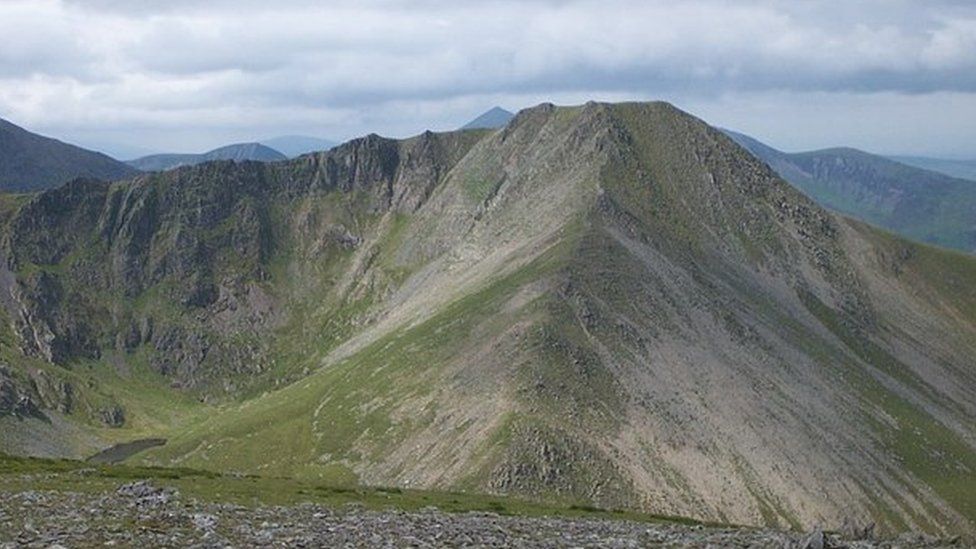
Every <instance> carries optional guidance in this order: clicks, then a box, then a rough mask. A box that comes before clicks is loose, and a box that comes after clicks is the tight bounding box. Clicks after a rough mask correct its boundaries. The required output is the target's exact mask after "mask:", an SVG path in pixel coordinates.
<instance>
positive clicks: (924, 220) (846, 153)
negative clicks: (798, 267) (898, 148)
mask: <svg viewBox="0 0 976 549" xmlns="http://www.w3.org/2000/svg"><path fill="white" fill-rule="evenodd" d="M725 132H726V133H727V134H728V135H729V136H730V137H732V139H734V140H735V141H736V142H737V143H739V145H741V146H743V147H745V148H746V149H748V150H749V151H750V152H752V154H754V155H755V156H757V157H758V158H760V159H761V160H763V161H764V162H766V163H767V164H769V166H770V167H772V168H773V169H774V170H775V171H776V172H777V173H779V175H780V176H781V177H783V179H786V180H787V181H789V182H790V183H792V184H793V185H794V186H796V187H797V188H799V189H800V190H801V191H803V192H804V193H806V194H807V195H808V196H810V197H811V198H813V199H814V200H816V201H818V202H820V203H821V204H823V205H824V206H827V207H828V208H831V209H833V210H836V211H838V212H841V213H844V214H847V215H851V216H853V217H856V218H859V219H863V220H865V221H868V222H870V223H873V224H875V225H878V226H880V227H884V228H886V229H889V230H891V231H894V232H896V233H898V234H901V235H903V236H907V237H909V238H912V239H915V240H920V241H922V242H929V243H932V244H937V245H939V246H945V247H949V248H956V249H959V250H964V251H967V252H971V253H972V252H976V182H974V181H971V180H966V179H959V178H955V177H950V176H948V175H945V174H944V173H937V172H935V171H930V170H927V169H921V168H917V167H913V166H908V165H906V164H902V163H900V162H896V161H894V160H891V159H889V158H885V157H883V156H878V155H874V154H870V153H866V152H864V151H859V150H857V149H851V148H833V149H823V150H818V151H808V152H799V153H786V152H783V151H779V150H777V149H774V148H773V147H770V146H769V145H766V144H765V143H762V142H760V141H758V140H756V139H754V138H752V137H749V136H747V135H744V134H741V133H737V132H734V131H729V130H725Z"/></svg>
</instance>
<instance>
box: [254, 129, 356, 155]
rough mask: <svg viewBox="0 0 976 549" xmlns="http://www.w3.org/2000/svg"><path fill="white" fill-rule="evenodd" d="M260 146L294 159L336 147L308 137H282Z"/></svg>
mask: <svg viewBox="0 0 976 549" xmlns="http://www.w3.org/2000/svg"><path fill="white" fill-rule="evenodd" d="M261 144H262V145H267V146H268V147H271V148H272V149H274V150H276V151H279V152H281V153H282V154H284V155H285V156H287V157H288V158H295V157H296V156H301V155H303V154H306V153H310V152H318V151H327V150H329V149H331V148H332V147H335V146H336V145H338V143H336V142H335V141H330V140H328V139H321V138H319V137H311V136H308V135H282V136H280V137H272V138H271V139H265V140H264V141H262V142H261Z"/></svg>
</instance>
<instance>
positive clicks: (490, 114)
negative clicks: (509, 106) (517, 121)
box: [461, 106, 515, 130]
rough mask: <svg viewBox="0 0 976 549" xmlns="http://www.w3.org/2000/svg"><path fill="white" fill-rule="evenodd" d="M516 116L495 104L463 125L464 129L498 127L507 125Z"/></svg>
mask: <svg viewBox="0 0 976 549" xmlns="http://www.w3.org/2000/svg"><path fill="white" fill-rule="evenodd" d="M512 118H515V114H514V113H512V112H510V111H507V110H505V109H503V108H501V107H498V106H495V107H492V108H490V109H488V110H487V111H485V112H483V113H481V115H479V116H478V117H477V118H475V119H474V120H472V121H470V122H468V123H467V124H465V125H463V126H461V129H462V130H476V129H497V128H501V127H503V126H505V125H506V124H508V123H509V121H511V120H512Z"/></svg>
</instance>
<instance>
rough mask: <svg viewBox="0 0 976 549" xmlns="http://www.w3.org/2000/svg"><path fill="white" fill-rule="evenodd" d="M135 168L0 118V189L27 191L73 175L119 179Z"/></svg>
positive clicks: (52, 183) (133, 172)
mask: <svg viewBox="0 0 976 549" xmlns="http://www.w3.org/2000/svg"><path fill="white" fill-rule="evenodd" d="M136 173H138V171H137V170H135V169H133V168H131V167H129V166H127V165H125V164H124V163H122V162H119V161H118V160H115V159H113V158H111V157H109V156H107V155H104V154H102V153H98V152H94V151H89V150H86V149H83V148H81V147H77V146H75V145H70V144H68V143H64V142H62V141H58V140H57V139H52V138H50V137H44V136H42V135H38V134H35V133H31V132H29V131H27V130H25V129H24V128H21V127H19V126H17V125H15V124H13V123H11V122H8V121H6V120H3V119H0V192H31V191H37V190H41V189H46V188H51V187H56V186H58V185H60V184H63V183H66V182H67V181H69V180H71V179H74V178H77V177H95V178H101V179H110V180H115V179H123V178H126V177H132V176H133V175H135V174H136Z"/></svg>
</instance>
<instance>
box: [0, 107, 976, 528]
mask: <svg viewBox="0 0 976 549" xmlns="http://www.w3.org/2000/svg"><path fill="white" fill-rule="evenodd" d="M3 227H5V229H4V235H5V238H4V240H3V242H4V244H3V246H4V250H5V252H4V253H5V257H6V261H5V262H4V263H3V264H4V265H5V266H6V267H5V269H6V270H5V271H3V272H2V273H0V274H2V275H3V276H0V280H2V281H3V292H2V293H0V301H2V303H3V304H4V311H5V312H6V315H7V316H8V317H9V322H8V324H9V325H10V326H12V327H13V330H11V335H9V337H7V336H4V337H7V339H6V340H5V341H7V340H9V341H10V342H13V343H11V345H14V344H15V345H16V346H17V348H18V349H19V350H20V351H22V353H21V354H22V355H23V356H25V357H27V358H24V359H22V360H24V361H26V362H25V364H31V365H35V366H36V368H39V369H42V370H44V371H45V372H54V373H58V372H61V371H65V372H71V373H77V374H78V375H79V376H80V377H79V378H78V379H80V380H81V381H83V382H82V383H80V384H79V381H78V380H76V381H75V382H74V385H73V387H75V388H76V389H77V391H76V392H77V393H78V394H80V395H81V396H83V397H85V398H88V399H89V400H91V401H92V402H95V403H96V404H95V405H93V406H91V409H92V410H110V409H111V406H112V405H113V404H117V405H119V406H120V407H121V408H122V411H123V415H124V417H125V418H126V421H127V424H126V425H125V426H124V427H123V429H129V428H131V429H133V430H134V431H136V432H139V433H146V432H151V433H153V434H154V435H161V436H165V438H168V439H169V443H168V444H167V445H166V446H164V447H162V448H156V449H153V450H150V451H148V452H147V453H146V454H145V456H144V457H143V458H142V459H143V460H145V461H146V462H150V463H154V464H172V463H179V464H183V465H190V466H195V467H202V468H215V469H221V470H234V471H252V472H261V473H268V474H281V475H298V476H303V477H308V478H315V479H326V480H328V479H335V478H341V479H343V480H349V479H358V480H359V481H360V482H366V483H374V484H382V485H390V484H395V485H403V486H421V487H434V488H451V489H470V490H478V491H490V492H505V493H519V494H522V495H530V496H537V497H558V498H564V499H585V500H588V501H595V502H598V503H599V504H601V505H604V506H607V507H615V506H626V507H637V508H642V509H646V510H653V511H656V512H661V513H666V514H677V515H689V516H694V517H697V518H703V519H710V520H723V521H730V522H736V523H748V524H771V525H780V526H804V527H809V526H812V525H813V524H828V525H832V524H837V525H839V524H841V523H842V522H843V521H844V520H845V519H852V520H855V521H857V522H858V523H867V522H876V523H878V524H879V528H881V529H889V530H897V529H905V528H925V529H930V530H934V531H954V530H955V531H958V530H971V529H972V528H973V522H972V521H973V520H974V517H976V514H974V513H976V510H974V509H973V507H972V499H971V498H970V497H969V495H968V494H969V493H971V492H969V491H968V489H969V488H972V483H971V479H972V475H971V472H972V471H973V470H976V450H974V445H976V443H974V441H976V432H974V431H973V427H972V426H973V425H974V424H976V422H974V421H973V420H974V418H976V371H974V370H973V368H972V361H971V357H972V356H973V355H974V353H976V343H974V342H976V295H974V293H973V290H972V288H971V285H969V284H968V283H967V281H968V280H971V278H972V276H974V274H976V262H974V261H973V260H972V259H971V258H969V257H966V256H962V255H953V254H951V253H948V252H944V251H939V250H935V249H932V248H927V247H924V246H920V245H915V244H911V243H908V242H905V241H902V240H898V239H897V238H894V237H892V236H890V235H887V234H884V233H881V232H879V231H877V230H875V229H872V228H870V227H867V226H864V225H861V224H858V223H854V222H852V221H850V220H847V219H844V218H841V217H838V216H836V215H834V214H831V213H829V212H827V211H825V210H823V209H821V208H820V207H818V206H817V205H816V204H814V203H813V202H812V201H810V200H808V199H807V198H805V197H804V196H803V195H801V194H800V193H799V192H797V191H796V190H795V189H793V188H792V187H790V186H789V185H788V184H787V183H786V182H784V181H783V180H781V179H779V178H778V177H777V176H776V175H775V174H774V173H773V172H772V171H771V170H770V169H769V168H768V167H767V166H766V165H764V164H763V163H761V162H759V161H757V160H756V159H754V158H753V157H752V156H750V155H749V154H748V153H746V152H745V151H744V150H742V149H741V148H739V147H738V146H736V145H735V144H734V143H733V142H732V141H730V140H729V139H728V138H727V137H725V136H724V135H723V134H721V133H719V132H717V131H716V130H714V129H712V128H710V127H709V126H707V125H706V124H705V123H703V122H701V121H700V120H697V119H694V118H692V117H690V116H688V115H686V114H684V113H682V112H680V111H678V110H677V109H674V108H673V107H671V106H669V105H666V104H658V103H654V104H625V105H605V104H595V103H593V104H587V105H585V106H579V107H567V108H557V107H554V106H552V105H540V106H539V107H536V108H533V109H529V110H526V111H523V112H521V113H519V115H518V116H517V117H516V118H515V119H514V120H513V121H512V122H511V123H510V124H509V125H508V126H506V127H505V128H502V129H500V130H497V131H482V132H459V133H449V134H430V133H427V134H423V135H420V136H417V137H415V138H412V139H408V140H404V141H394V140H387V139H383V138H380V137H377V136H368V137H365V138H363V139H359V140H355V141H352V142H350V143H347V144H345V145H342V146H340V147H337V148H335V149H333V150H331V151H329V152H327V153H320V154H315V155H309V156H304V157H301V158H299V159H296V160H293V161H290V162H286V163H275V164H256V163H244V164H233V163H211V164H205V165H202V166H198V167H194V168H184V169H179V170H175V171H172V172H167V173H164V174H158V175H151V176H141V177H139V178H137V179H135V180H132V181H129V182H125V183H116V184H104V183H96V182H84V181H79V182H76V183H74V184H72V185H68V186H66V187H64V188H62V189H57V190H55V191H50V192H48V193H45V194H42V195H38V196H36V197H34V198H32V199H31V200H30V201H28V202H26V203H23V204H19V205H18V206H17V207H16V208H13V209H11V210H10V213H9V215H7V216H6V217H5V221H4V223H3ZM0 336H3V334H2V333H0ZM8 355H10V353H8ZM31 357H33V358H31ZM8 360H10V359H8ZM10 361H11V363H12V364H13V362H14V361H12V360H10ZM52 363H53V364H56V365H60V366H52V365H51V364H52ZM14 366H16V364H14ZM106 369H109V370H113V371H118V372H122V373H120V374H119V375H118V378H119V379H118V380H116V379H115V378H110V377H106V376H102V377H98V376H97V375H96V374H97V372H100V371H103V370H106ZM126 372H127V373H126ZM81 374H84V375H81ZM48 375H51V374H48ZM85 376H93V377H91V379H94V380H95V381H96V382H97V383H94V384H91V383H89V382H86V381H84V380H86V379H90V378H88V377H85ZM126 376H128V377H126ZM153 376H155V377H153ZM143 378H147V379H149V378H152V379H156V378H158V380H159V382H158V383H157V384H156V385H152V384H150V385H149V386H150V387H151V388H153V389H152V391H147V390H146V389H145V388H144V387H143V388H140V389H139V390H138V391H136V390H135V389H134V387H136V383H137V382H138V383H147V384H148V383H149V382H148V381H144V380H143ZM154 383H155V382H154ZM90 384H91V385H92V387H95V388H91V387H89V385H90ZM159 385H163V386H162V387H160V386H159ZM22 386H23V385H22V384H21V385H20V387H22ZM140 387H142V386H140ZM18 391H20V389H18ZM7 392H8V394H13V393H11V391H9V390H8V391H7ZM21 393H23V391H21V392H20V393H17V394H18V395H19V394H21ZM96 393H97V395H96V396H97V398H96V396H91V395H93V394H96ZM159 394H163V395H165V396H164V397H159V396H158V395H159ZM186 395H193V396H194V398H195V399H196V400H200V399H203V400H205V401H208V402H209V401H210V400H213V399H219V400H222V401H223V405H222V406H220V407H213V406H211V405H210V404H200V403H199V402H196V403H193V404H192V406H194V407H195V408H194V410H195V412H194V413H196V414H198V415H194V416H192V418H191V419H192V421H190V420H188V419H187V418H186V417H185V416H181V415H179V413H178V412H179V411H178V410H175V407H174V408H168V406H169V404H168V403H169V402H170V401H171V400H172V399H176V398H178V396H179V397H182V396H186ZM18 398H19V397H18ZM114 398H117V400H118V402H116V401H115V400H113V399H114ZM228 399H236V402H234V403H232V404H228V403H227V401H228ZM7 400H10V399H9V398H8V399H7ZM190 405H191V404H186V406H190ZM38 407H39V409H40V410H41V411H42V412H43V411H44V410H45V409H47V407H48V404H47V402H46V401H45V403H44V404H43V405H40V404H39V405H38ZM139 412H142V413H143V414H144V415H147V416H149V417H151V418H152V419H153V420H154V421H155V422H156V423H153V424H151V425H152V427H151V428H147V427H144V426H143V427H139V428H138V429H137V428H136V427H130V426H129V425H128V422H129V420H130V419H131V421H132V422H138V421H141V419H140V418H141V417H142V416H140V413H139ZM109 415H111V414H109ZM160 417H163V418H172V419H164V420H160V419H157V418H160ZM152 429H154V430H152Z"/></svg>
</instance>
